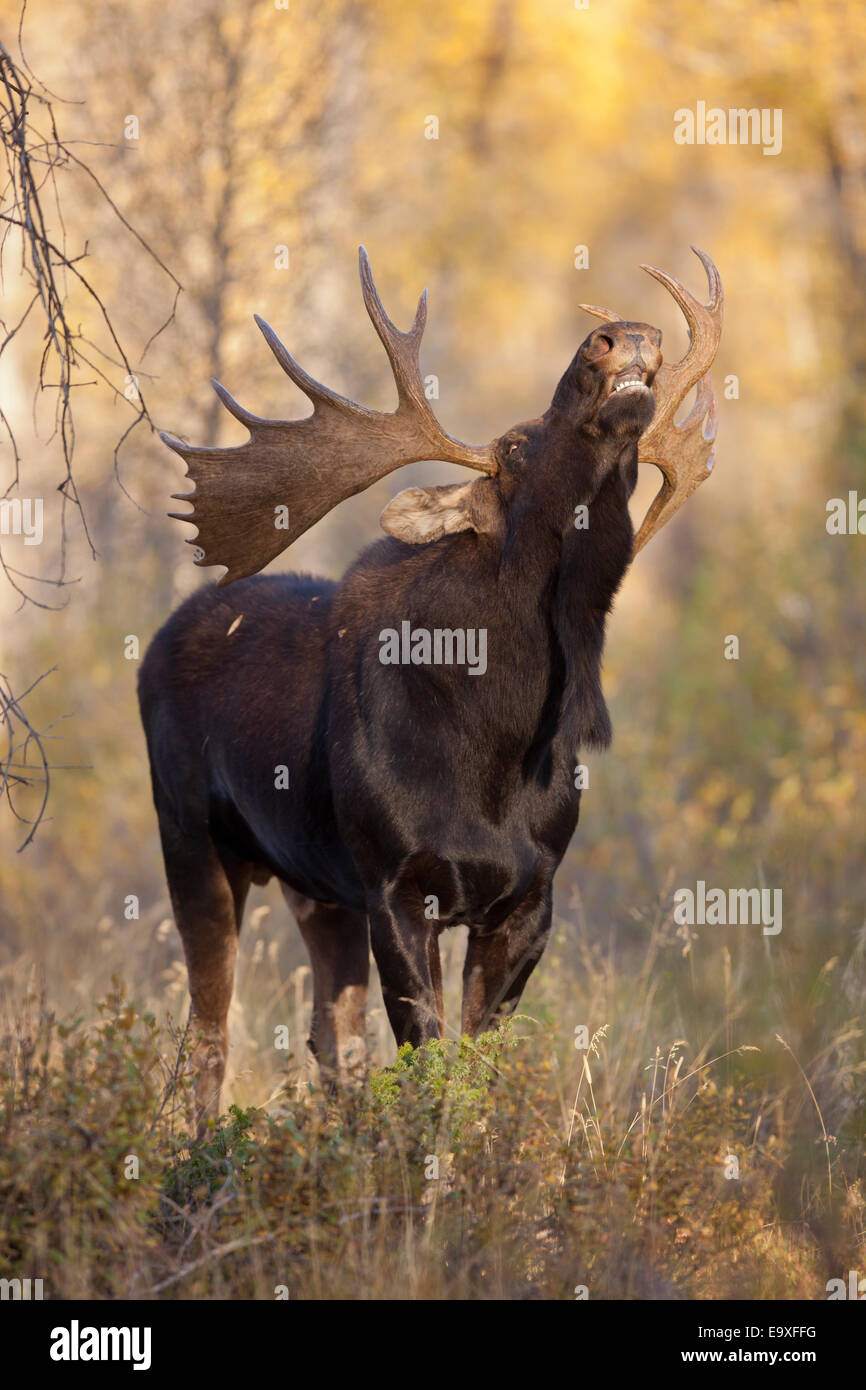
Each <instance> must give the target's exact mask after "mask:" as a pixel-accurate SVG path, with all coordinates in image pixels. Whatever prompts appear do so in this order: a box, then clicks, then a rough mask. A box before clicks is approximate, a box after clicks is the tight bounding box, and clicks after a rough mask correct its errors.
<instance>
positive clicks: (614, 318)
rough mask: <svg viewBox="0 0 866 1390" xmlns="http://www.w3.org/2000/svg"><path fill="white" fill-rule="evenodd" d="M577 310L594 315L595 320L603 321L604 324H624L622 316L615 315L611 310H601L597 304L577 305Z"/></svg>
mask: <svg viewBox="0 0 866 1390" xmlns="http://www.w3.org/2000/svg"><path fill="white" fill-rule="evenodd" d="M577 307H578V309H584V310H585V311H586V313H588V314H594V315H595V317H596V318H597V319H604V321H605V323H625V319H624V318H623V316H622V314H615V313H614V312H613V309H602V308H600V307H599V305H598V304H578V306H577Z"/></svg>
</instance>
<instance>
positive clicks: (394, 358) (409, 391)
mask: <svg viewBox="0 0 866 1390" xmlns="http://www.w3.org/2000/svg"><path fill="white" fill-rule="evenodd" d="M358 266H359V269H360V271H361V291H362V293H363V295H364V305H365V307H366V309H367V313H368V314H369V315H370V321H371V323H372V324H373V327H374V328H375V330H376V332H377V333H378V335H379V337H380V339H381V341H382V346H383V347H384V349H385V351H386V352H387V354H388V361H389V362H390V363H391V370H392V372H393V373H394V381H395V382H396V384H397V395H398V396H399V398H400V403H401V404H404V403H405V404H409V403H414V404H415V405H416V406H418V407H419V408H420V409H421V410H422V411H423V412H424V413H425V414H428V413H429V407H428V406H427V403H426V399H425V396H424V386H423V383H422V381H421V364H420V361H419V353H420V350H421V339H422V337H423V335H424V329H425V327H426V326H427V291H426V290H424V291H423V292H422V294H421V297H420V298H419V300H418V307H417V309H416V310H415V318H414V320H413V322H412V327H411V328H410V329H409V330H408V332H406V333H403V332H401V330H400V329H399V328H398V327H397V325H396V324H395V323H394V322H393V320H392V319H390V318H389V317H388V314H387V313H386V312H385V308H384V305H383V304H382V301H381V299H380V298H379V291H378V290H377V289H376V282H375V280H374V279H373V271H372V268H371V266H370V257H369V256H368V255H367V250H366V247H364V246H359V247H358Z"/></svg>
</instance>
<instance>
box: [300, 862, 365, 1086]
mask: <svg viewBox="0 0 866 1390" xmlns="http://www.w3.org/2000/svg"><path fill="white" fill-rule="evenodd" d="M281 886H282V890H283V896H284V897H285V899H286V902H287V903H288V905H289V908H290V909H291V911H292V914H293V916H294V918H295V921H296V922H297V924H298V929H299V931H300V933H301V936H302V937H303V938H304V943H305V945H306V947H307V951H308V953H309V956H310V965H311V967H312V972H313V1021H312V1026H311V1029H310V1040H309V1046H310V1050H311V1052H312V1053H313V1055H314V1057H315V1058H316V1061H317V1062H318V1064H319V1076H320V1079H321V1081H322V1084H323V1085H324V1086H326V1087H332V1086H334V1085H335V1083H337V1082H340V1083H346V1082H349V1081H352V1080H354V1079H356V1078H357V1077H359V1076H360V1075H361V1074H362V1072H363V1070H364V1066H365V1065H366V1060H367V1028H366V1008H367V985H368V981H369V977H370V941H369V932H368V930H367V918H366V915H365V913H363V912H356V911H354V910H352V909H351V908H345V907H340V906H339V905H337V904H336V903H320V902H315V901H314V900H313V899H312V898H306V897H303V896H302V895H301V894H300V893H296V892H295V890H294V889H293V888H289V886H288V885H287V884H282V885H281Z"/></svg>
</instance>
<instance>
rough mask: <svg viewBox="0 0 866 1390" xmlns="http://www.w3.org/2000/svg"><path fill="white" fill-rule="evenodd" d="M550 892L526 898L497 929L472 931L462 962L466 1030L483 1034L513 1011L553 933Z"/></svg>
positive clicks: (466, 1031)
mask: <svg viewBox="0 0 866 1390" xmlns="http://www.w3.org/2000/svg"><path fill="white" fill-rule="evenodd" d="M551 906H552V905H551V898H550V890H549V889H547V890H545V892H544V895H543V897H542V898H540V899H539V898H538V897H536V896H533V897H532V898H531V899H526V900H525V901H524V902H523V903H521V905H520V906H519V907H518V908H516V909H515V911H514V912H512V913H511V915H510V916H509V917H507V918H506V919H505V921H504V922H502V923H501V924H500V925H499V926H498V927H494V928H493V929H492V930H490V931H487V932H485V931H482V930H480V929H476V928H470V930H469V945H468V947H467V949H466V960H465V963H464V966H463V1020H462V1025H461V1026H462V1031H463V1032H464V1033H468V1034H469V1036H470V1037H475V1036H476V1035H477V1034H478V1033H483V1032H484V1030H485V1029H487V1028H490V1027H492V1025H493V1024H494V1023H495V1022H496V1021H497V1020H498V1019H502V1018H504V1017H506V1016H507V1015H508V1014H510V1013H513V1012H514V1010H515V1009H516V1007H517V1004H518V1001H519V1000H520V996H521V994H522V993H523V990H524V988H525V986H526V982H527V980H528V979H529V977H530V975H531V974H532V972H533V970H534V969H535V967H536V965H537V964H538V962H539V960H540V959H541V955H542V952H543V951H544V947H545V945H546V943H547V938H548V937H549V935H550V926H551Z"/></svg>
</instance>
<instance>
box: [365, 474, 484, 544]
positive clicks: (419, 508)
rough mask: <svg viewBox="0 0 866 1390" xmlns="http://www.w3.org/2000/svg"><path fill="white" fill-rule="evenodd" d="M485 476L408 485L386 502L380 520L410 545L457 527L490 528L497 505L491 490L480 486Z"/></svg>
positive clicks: (452, 531) (457, 529)
mask: <svg viewBox="0 0 866 1390" xmlns="http://www.w3.org/2000/svg"><path fill="white" fill-rule="evenodd" d="M486 482H487V479H486V478H478V479H475V480H474V481H473V482H471V483H447V484H445V486H444V487H407V488H406V490H405V491H404V492H398V493H397V496H396V497H395V498H394V500H393V501H392V502H389V503H388V505H387V507H386V508H385V510H384V511H383V513H382V515H381V517H380V518H379V523H380V525H381V527H382V530H383V531H387V533H388V535H389V536H395V537H396V538H397V540H398V541H407V542H408V544H409V545H427V544H429V542H430V541H438V540H440V539H441V537H442V536H450V535H454V533H455V532H457V531H477V532H479V533H481V532H490V531H493V530H494V529H495V524H496V518H497V516H498V512H499V508H498V505H497V503H496V499H495V497H494V496H493V494H492V492H491V491H490V490H489V489H487V490H485V491H484V492H482V491H481V490H480V487H479V485H481V486H483V485H484V484H485V483H486Z"/></svg>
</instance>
